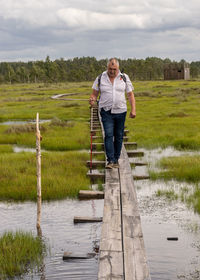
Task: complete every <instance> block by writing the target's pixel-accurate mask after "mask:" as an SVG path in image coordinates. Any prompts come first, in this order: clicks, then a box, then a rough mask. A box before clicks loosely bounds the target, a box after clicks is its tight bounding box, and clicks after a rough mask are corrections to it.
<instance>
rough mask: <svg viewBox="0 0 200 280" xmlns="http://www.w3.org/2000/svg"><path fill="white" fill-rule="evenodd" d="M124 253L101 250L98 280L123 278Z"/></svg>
mask: <svg viewBox="0 0 200 280" xmlns="http://www.w3.org/2000/svg"><path fill="white" fill-rule="evenodd" d="M123 279H124V273H123V253H122V252H114V251H110V250H108V251H100V256H99V273H98V280H123Z"/></svg>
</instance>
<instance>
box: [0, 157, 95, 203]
mask: <svg viewBox="0 0 200 280" xmlns="http://www.w3.org/2000/svg"><path fill="white" fill-rule="evenodd" d="M87 159H88V154H87V153H78V152H51V153H43V154H42V199H43V200H53V199H63V198H66V197H72V198H73V197H76V196H77V194H78V192H79V190H81V189H88V186H89V185H90V181H89V179H88V178H87V177H86V173H87V167H86V160H87ZM0 174H1V175H0V176H1V181H0V199H1V200H20V201H24V200H36V199H37V194H36V159H35V154H32V153H18V154H15V153H3V154H0Z"/></svg>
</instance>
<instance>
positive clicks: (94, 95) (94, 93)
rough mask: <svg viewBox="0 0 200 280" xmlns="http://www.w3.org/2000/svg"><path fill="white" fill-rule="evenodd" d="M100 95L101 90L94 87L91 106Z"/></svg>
mask: <svg viewBox="0 0 200 280" xmlns="http://www.w3.org/2000/svg"><path fill="white" fill-rule="evenodd" d="M98 95H99V91H97V90H95V89H93V91H92V94H91V95H90V99H89V103H90V105H91V106H93V105H94V103H95V101H96V100H97V97H98Z"/></svg>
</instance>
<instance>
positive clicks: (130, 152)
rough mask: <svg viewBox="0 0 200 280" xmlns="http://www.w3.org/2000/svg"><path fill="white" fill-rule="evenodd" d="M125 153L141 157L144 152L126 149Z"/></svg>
mask: <svg viewBox="0 0 200 280" xmlns="http://www.w3.org/2000/svg"><path fill="white" fill-rule="evenodd" d="M127 154H128V156H129V157H143V156H144V152H142V151H134V150H133V151H131V150H129V151H127Z"/></svg>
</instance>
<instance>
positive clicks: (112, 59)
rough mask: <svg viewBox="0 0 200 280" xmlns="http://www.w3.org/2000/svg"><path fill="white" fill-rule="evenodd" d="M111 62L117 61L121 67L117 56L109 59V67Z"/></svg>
mask: <svg viewBox="0 0 200 280" xmlns="http://www.w3.org/2000/svg"><path fill="white" fill-rule="evenodd" d="M111 62H115V63H116V64H117V66H118V67H119V61H118V60H117V58H115V57H112V58H110V59H109V60H108V63H107V67H108V65H109V64H110V63H111Z"/></svg>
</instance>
